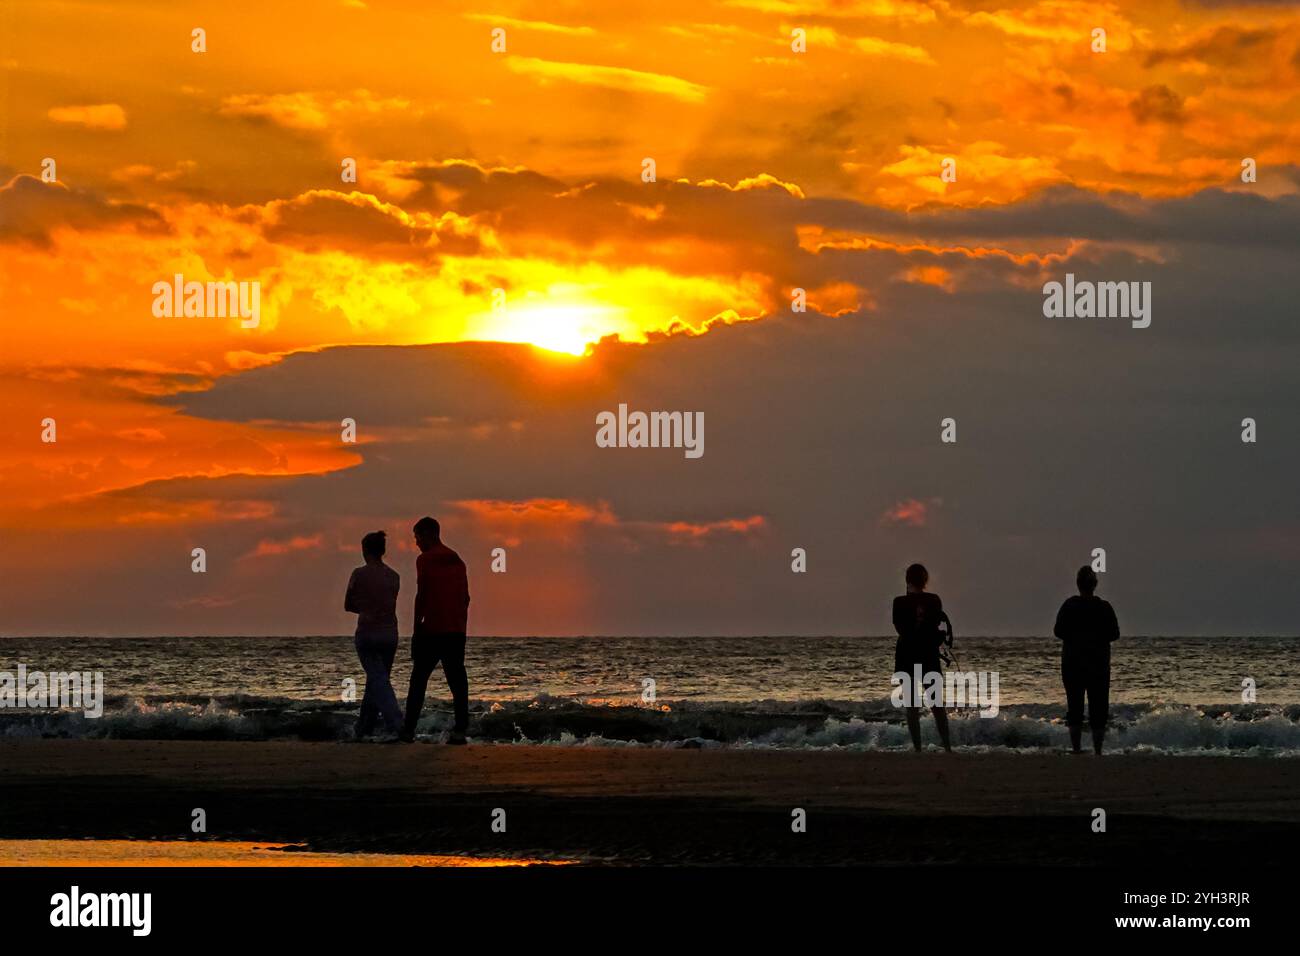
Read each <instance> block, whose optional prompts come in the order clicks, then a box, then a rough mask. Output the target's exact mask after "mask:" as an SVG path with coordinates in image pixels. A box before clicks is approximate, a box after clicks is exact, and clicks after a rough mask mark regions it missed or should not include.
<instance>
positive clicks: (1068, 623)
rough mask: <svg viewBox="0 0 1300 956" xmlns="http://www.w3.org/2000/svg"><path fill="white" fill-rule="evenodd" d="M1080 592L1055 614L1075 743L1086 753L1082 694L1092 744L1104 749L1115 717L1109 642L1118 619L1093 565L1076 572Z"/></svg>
mask: <svg viewBox="0 0 1300 956" xmlns="http://www.w3.org/2000/svg"><path fill="white" fill-rule="evenodd" d="M1075 582H1076V583H1077V584H1078V585H1079V593H1078V594H1077V595H1075V596H1073V597H1069V598H1066V599H1065V603H1064V604H1062V605H1061V610H1059V611H1058V612H1057V613H1056V628H1055V633H1056V636H1057V637H1059V638H1060V639H1061V679H1062V680H1063V681H1064V682H1065V700H1066V710H1065V724H1066V726H1067V727H1069V728H1070V746H1071V747H1073V748H1074V752H1075V753H1082V752H1083V750H1082V748H1081V747H1080V743H1081V740H1082V737H1083V697H1084V695H1085V694H1086V695H1087V696H1088V717H1089V721H1088V723H1089V724H1091V725H1092V749H1093V751H1094V752H1095V753H1097V754H1098V755H1100V754H1101V742H1102V740H1104V739H1105V737H1106V719H1107V718H1108V717H1109V716H1110V699H1109V698H1110V645H1111V643H1112V642H1114V641H1117V640H1119V621H1118V620H1116V618H1115V609H1114V608H1112V607H1111V606H1110V602H1109V601H1103V600H1102V599H1101V598H1099V597H1097V596H1096V595H1095V594H1093V592H1094V591H1096V590H1097V575H1096V573H1095V572H1094V571H1093V570H1092V568H1090V567H1089V566H1088V565H1086V564H1085V565H1084V566H1083V567H1081V568H1080V569H1079V573H1078V574H1077V575H1076V576H1075Z"/></svg>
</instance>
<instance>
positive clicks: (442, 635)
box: [343, 517, 469, 744]
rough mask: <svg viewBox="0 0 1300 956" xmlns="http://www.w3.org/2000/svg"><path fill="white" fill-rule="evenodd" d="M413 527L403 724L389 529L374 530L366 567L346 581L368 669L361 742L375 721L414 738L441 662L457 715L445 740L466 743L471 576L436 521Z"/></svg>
mask: <svg viewBox="0 0 1300 956" xmlns="http://www.w3.org/2000/svg"><path fill="white" fill-rule="evenodd" d="M412 530H413V531H414V533H415V544H416V547H418V548H419V549H420V556H419V557H418V558H416V559H415V609H414V615H413V616H414V626H413V631H412V637H411V684H410V687H409V689H408V690H407V694H406V719H405V721H403V719H402V712H401V710H400V709H399V708H398V706H397V695H396V694H395V693H394V692H393V685H392V681H391V679H390V676H389V675H390V674H391V672H392V668H393V658H394V657H395V656H396V655H397V592H398V590H399V589H400V587H401V577H400V575H398V573H397V572H396V571H394V570H393V569H392V568H390V567H389V566H388V565H387V564H385V563H384V552H385V551H386V550H387V540H386V538H387V536H386V535H385V533H384V532H383V531H372V532H371V533H370V534H368V535H366V536H365V537H364V538H362V539H361V554H362V556H363V557H364V558H365V560H366V563H365V564H363V565H362V566H361V567H359V568H357V569H356V570H355V571H353V572H352V577H351V578H350V579H349V580H348V590H347V596H346V597H345V598H344V600H343V608H344V610H346V611H348V612H350V613H352V614H356V615H357V634H356V648H357V657H359V658H360V659H361V667H362V668H363V669H364V670H365V672H366V691H365V696H364V697H363V698H362V701H361V717H360V719H358V721H357V737H358V738H361V737H366V736H369V735H371V734H373V733H374V731H375V725H376V723H377V722H378V721H382V722H383V724H384V728H385V729H386V730H387V731H388V733H390V734H395V735H396V737H395V738H394V739H395V740H400V741H404V742H406V743H411V742H412V741H414V740H415V729H416V725H417V724H418V723H419V722H420V711H421V709H423V707H424V693H425V689H426V688H427V686H428V683H429V677H430V675H432V674H433V671H434V668H436V667H437V666H438V664H439V663H441V664H442V670H443V673H444V674H445V675H446V677H447V687H448V688H450V690H451V697H452V702H453V710H454V712H455V722H454V724H453V726H452V731H451V733H450V734H449V735H448V737H447V743H449V744H463V743H465V734H466V732H467V731H468V730H469V677H468V676H467V675H466V673H465V623H466V619H467V617H468V614H469V578H468V575H467V574H466V572H465V562H464V561H462V560H461V559H460V555H458V554H457V553H456V552H455V551H453V550H452V549H451V548H449V547H447V546H446V545H445V544H443V543H442V529H441V528H440V527H439V526H438V522H437V521H435V520H434V519H433V518H428V517H426V518H421V519H420V520H419V521H417V522H416V523H415V527H414V528H413V529H412Z"/></svg>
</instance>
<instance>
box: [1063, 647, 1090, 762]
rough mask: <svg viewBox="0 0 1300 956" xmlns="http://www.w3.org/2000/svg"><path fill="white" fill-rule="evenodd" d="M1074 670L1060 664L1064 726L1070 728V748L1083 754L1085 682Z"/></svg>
mask: <svg viewBox="0 0 1300 956" xmlns="http://www.w3.org/2000/svg"><path fill="white" fill-rule="evenodd" d="M1075 670H1076V669H1075V668H1073V667H1070V666H1067V665H1066V664H1065V663H1064V662H1062V664H1061V680H1062V681H1063V682H1064V684H1065V725H1066V726H1067V727H1069V728H1070V748H1071V749H1072V750H1073V751H1074V752H1075V753H1083V695H1084V687H1085V686H1086V684H1085V682H1084V681H1082V680H1080V679H1079V675H1078V674H1077V673H1076V672H1075Z"/></svg>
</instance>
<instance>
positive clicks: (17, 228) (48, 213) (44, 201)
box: [0, 175, 165, 245]
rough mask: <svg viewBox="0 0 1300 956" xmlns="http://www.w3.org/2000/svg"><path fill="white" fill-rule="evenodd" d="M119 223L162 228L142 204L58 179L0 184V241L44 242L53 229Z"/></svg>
mask: <svg viewBox="0 0 1300 956" xmlns="http://www.w3.org/2000/svg"><path fill="white" fill-rule="evenodd" d="M120 226H130V227H134V228H138V229H142V230H149V231H161V230H162V229H164V227H165V226H164V223H163V219H162V217H161V216H159V215H158V214H157V213H156V212H154V211H153V210H152V209H149V208H148V207H146V206H140V205H136V204H133V203H121V202H113V201H111V200H108V199H106V198H104V197H103V196H100V195H97V194H95V193H92V192H88V191H85V190H80V189H72V188H69V187H68V186H66V185H64V184H63V183H59V182H55V183H46V182H42V181H41V180H40V179H37V178H35V177H34V176H25V175H20V176H15V177H14V178H13V179H11V180H9V182H7V183H5V184H4V185H3V186H0V241H14V240H21V241H26V242H33V243H38V244H41V245H44V244H45V243H47V242H49V237H50V232H51V231H52V230H54V229H58V228H70V229H111V228H115V227H120Z"/></svg>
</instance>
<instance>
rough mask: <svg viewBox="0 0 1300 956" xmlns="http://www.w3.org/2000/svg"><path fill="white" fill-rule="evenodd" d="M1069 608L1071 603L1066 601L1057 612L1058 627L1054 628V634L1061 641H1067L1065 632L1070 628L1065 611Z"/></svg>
mask: <svg viewBox="0 0 1300 956" xmlns="http://www.w3.org/2000/svg"><path fill="white" fill-rule="evenodd" d="M1069 606H1070V602H1069V601H1066V602H1065V603H1064V604H1062V605H1061V609H1060V610H1059V611H1057V612H1056V626H1055V627H1053V628H1052V633H1053V634H1055V635H1056V636H1057V637H1058V638H1059V639H1061V640H1065V632H1066V629H1067V627H1068V626H1069V625H1068V622H1067V621H1066V615H1065V609H1066V608H1067V607H1069Z"/></svg>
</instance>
